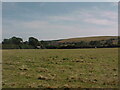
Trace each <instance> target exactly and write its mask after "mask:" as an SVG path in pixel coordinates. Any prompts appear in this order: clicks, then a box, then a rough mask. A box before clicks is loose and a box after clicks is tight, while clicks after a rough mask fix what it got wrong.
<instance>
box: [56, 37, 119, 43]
mask: <svg viewBox="0 0 120 90" xmlns="http://www.w3.org/2000/svg"><path fill="white" fill-rule="evenodd" d="M113 38H114V39H117V38H118V36H96V37H83V38H70V39H63V40H60V41H58V42H62V43H64V42H80V41H88V42H89V41H99V40H108V39H113Z"/></svg>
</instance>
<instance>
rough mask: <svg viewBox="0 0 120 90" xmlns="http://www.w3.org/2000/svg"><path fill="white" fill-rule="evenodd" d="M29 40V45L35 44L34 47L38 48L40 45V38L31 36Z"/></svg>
mask: <svg viewBox="0 0 120 90" xmlns="http://www.w3.org/2000/svg"><path fill="white" fill-rule="evenodd" d="M28 42H29V45H31V46H33V47H34V48H37V46H38V45H39V41H38V39H36V38H34V37H30V38H29V41H28Z"/></svg>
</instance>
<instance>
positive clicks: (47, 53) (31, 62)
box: [3, 48, 118, 88]
mask: <svg viewBox="0 0 120 90" xmlns="http://www.w3.org/2000/svg"><path fill="white" fill-rule="evenodd" d="M117 82H118V49H117V48H109V49H107V48H106V49H104V48H103V49H52V50H49V49H41V50H40V49H37V50H35V49H30V50H25V49H24V50H19V49H17V50H3V88H63V87H68V88H78V87H79V88H117Z"/></svg>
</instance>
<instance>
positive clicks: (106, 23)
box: [2, 2, 118, 40]
mask: <svg viewBox="0 0 120 90" xmlns="http://www.w3.org/2000/svg"><path fill="white" fill-rule="evenodd" d="M117 35H118V5H117V3H115V2H3V3H2V38H3V39H4V38H10V37H12V36H16V37H21V38H23V39H24V40H28V38H29V37H35V38H37V39H39V40H57V39H66V38H75V37H89V36H117Z"/></svg>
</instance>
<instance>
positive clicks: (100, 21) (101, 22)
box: [84, 18, 117, 26]
mask: <svg viewBox="0 0 120 90" xmlns="http://www.w3.org/2000/svg"><path fill="white" fill-rule="evenodd" d="M84 21H85V22H87V23H92V24H97V25H107V26H110V25H115V24H117V22H113V21H110V20H107V19H98V18H88V19H85V20H84Z"/></svg>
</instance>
